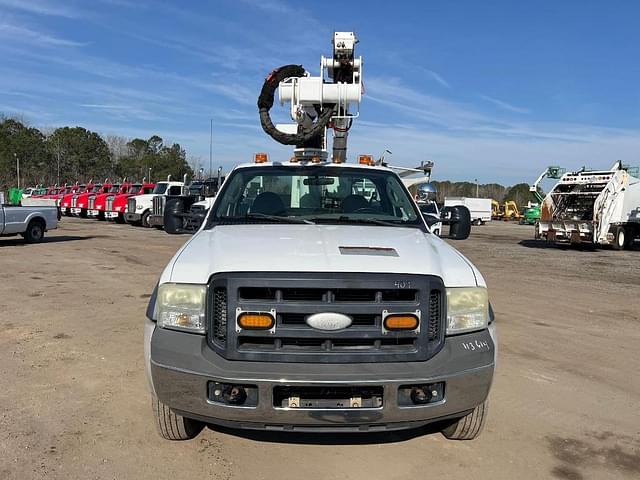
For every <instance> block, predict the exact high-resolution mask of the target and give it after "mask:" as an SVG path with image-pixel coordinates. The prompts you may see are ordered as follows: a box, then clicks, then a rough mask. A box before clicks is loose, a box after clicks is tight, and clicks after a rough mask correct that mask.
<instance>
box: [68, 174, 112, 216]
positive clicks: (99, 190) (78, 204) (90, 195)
mask: <svg viewBox="0 0 640 480" xmlns="http://www.w3.org/2000/svg"><path fill="white" fill-rule="evenodd" d="M111 188H112V184H111V183H103V184H98V185H94V186H93V188H92V189H91V190H90V191H87V192H85V193H82V194H80V195H78V196H77V197H76V198H75V199H74V203H73V206H72V208H71V214H72V215H79V216H80V217H82V218H87V215H88V212H89V208H90V206H89V205H90V204H91V199H95V198H96V197H97V196H98V195H102V194H105V193H108V192H109V190H110V189H111Z"/></svg>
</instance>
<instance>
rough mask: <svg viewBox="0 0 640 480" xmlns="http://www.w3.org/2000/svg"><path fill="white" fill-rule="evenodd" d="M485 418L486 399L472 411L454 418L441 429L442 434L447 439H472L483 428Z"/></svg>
mask: <svg viewBox="0 0 640 480" xmlns="http://www.w3.org/2000/svg"><path fill="white" fill-rule="evenodd" d="M486 419H487V401H486V400H485V402H484V403H482V404H480V405H478V406H477V407H476V408H474V409H473V411H472V412H471V413H469V414H467V415H465V416H464V417H462V418H459V419H457V420H455V421H454V422H453V423H451V424H450V425H449V426H448V427H446V428H445V429H444V430H442V434H443V435H444V436H445V437H447V438H448V439H449V440H473V439H474V438H477V437H478V435H480V433H481V432H482V429H483V428H484V422H485V420H486Z"/></svg>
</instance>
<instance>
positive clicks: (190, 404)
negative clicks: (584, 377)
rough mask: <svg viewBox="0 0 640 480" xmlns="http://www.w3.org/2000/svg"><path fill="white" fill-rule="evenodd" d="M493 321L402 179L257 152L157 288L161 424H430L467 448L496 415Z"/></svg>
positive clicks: (184, 435) (466, 267) (480, 293)
mask: <svg viewBox="0 0 640 480" xmlns="http://www.w3.org/2000/svg"><path fill="white" fill-rule="evenodd" d="M363 185H366V186H367V188H362V186H363ZM130 200H131V199H130ZM467 221H468V215H467ZM467 235H468V234H467ZM493 320H494V317H493V312H492V309H491V307H490V304H489V296H488V292H487V286H486V283H485V280H484V278H483V277H482V275H481V274H480V272H479V271H478V269H477V268H476V267H475V266H474V265H473V264H472V263H471V262H470V261H469V260H468V259H467V258H465V257H464V256H463V255H462V254H461V253H460V252H458V251H457V250H455V249H454V248H453V247H452V246H450V245H449V244H448V243H447V242H445V241H444V240H443V239H441V238H439V237H438V236H436V235H434V234H433V233H432V232H431V231H430V229H429V227H428V226H427V224H426V223H425V220H424V217H423V215H422V214H421V213H420V211H419V209H418V206H417V205H416V203H415V201H414V200H413V198H412V197H411V195H410V193H409V192H408V190H407V188H406V187H405V186H404V185H403V183H402V180H401V179H400V177H399V176H398V175H397V174H396V173H395V172H394V171H393V170H391V169H389V168H386V167H383V166H373V165H359V164H347V163H329V162H326V161H325V162H323V161H320V162H318V161H313V162H312V161H297V162H282V163H271V162H268V161H265V160H264V158H263V157H262V158H260V163H255V164H247V165H241V166H238V167H236V168H235V169H234V170H233V171H232V172H231V173H230V174H229V175H228V177H227V179H226V181H225V183H224V184H223V186H222V188H221V189H220V192H219V193H218V195H217V196H216V197H215V200H214V202H213V205H212V207H211V208H210V209H209V212H208V213H207V216H206V218H205V220H204V222H203V224H202V226H201V227H200V229H199V230H198V231H197V233H195V235H193V237H191V239H190V240H189V241H188V242H187V243H186V244H185V245H184V246H183V247H182V248H181V249H180V250H179V251H178V252H177V253H176V254H175V256H174V257H173V258H172V259H171V260H170V262H169V263H168V265H167V266H166V268H165V269H164V271H163V272H162V274H161V275H160V278H159V280H158V284H157V286H156V288H155V290H154V291H153V294H152V296H151V299H150V302H149V305H148V308H147V313H146V319H145V320H144V325H145V327H144V331H145V334H144V362H145V370H146V374H147V378H148V381H149V388H150V393H151V397H152V401H153V406H154V414H155V417H156V421H157V422H158V426H159V429H160V432H161V434H162V436H163V437H164V438H167V439H172V440H181V439H188V438H193V437H194V436H196V435H197V434H198V432H199V431H200V430H201V429H202V426H203V424H204V423H210V424H214V425H223V426H227V427H233V428H244V429H258V430H279V431H309V432H349V431H352V432H376V431H377V432H379V431H390V430H398V429H408V428H415V427H419V426H422V425H425V424H429V423H433V422H438V425H439V428H441V429H442V431H443V433H444V435H445V436H447V437H448V438H451V439H472V438H475V437H476V436H477V435H478V434H479V433H480V431H481V428H482V425H483V424H484V421H485V418H486V415H487V397H488V394H489V390H490V387H491V384H492V379H493V374H494V367H495V357H496V332H495V323H494V321H493ZM168 424H170V425H172V428H171V429H167V428H166V425H168ZM163 425H164V427H165V428H163Z"/></svg>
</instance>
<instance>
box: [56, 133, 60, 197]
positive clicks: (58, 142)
mask: <svg viewBox="0 0 640 480" xmlns="http://www.w3.org/2000/svg"><path fill="white" fill-rule="evenodd" d="M56 144H57V147H58V148H57V149H56V150H57V153H58V185H60V139H59V138H58V139H57V141H56Z"/></svg>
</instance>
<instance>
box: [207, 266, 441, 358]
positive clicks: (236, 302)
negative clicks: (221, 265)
mask: <svg viewBox="0 0 640 480" xmlns="http://www.w3.org/2000/svg"><path fill="white" fill-rule="evenodd" d="M399 285H400V286H402V287H405V288H398V286H399ZM443 292H444V285H443V284H442V280H441V279H440V278H438V277H431V276H419V275H395V274H355V273H336V274H330V273H325V274H318V273H300V272H296V273H269V274H265V273H264V272H255V273H244V272H243V273H233V274H220V275H216V276H214V277H213V279H212V281H211V283H210V288H209V307H208V308H209V309H208V311H209V314H208V318H209V326H208V332H209V333H208V341H209V345H210V346H211V348H213V349H214V350H216V351H217V352H218V353H219V354H220V355H222V356H224V357H225V358H227V359H230V360H249V361H275V362H316V363H319V362H322V363H344V362H396V361H424V360H427V359H428V358H430V357H431V356H433V355H435V353H437V351H438V350H439V349H440V348H441V346H442V344H443V340H444V329H443V323H444V318H443V312H444V311H445V310H444V302H445V300H446V299H445V296H444V295H443ZM273 311H275V320H276V322H275V328H274V329H273V331H268V330H242V329H239V328H238V327H237V325H236V316H237V313H238V312H273ZM385 311H386V312H388V313H412V314H416V312H417V313H418V314H419V316H420V328H419V330H418V331H402V332H387V331H385V329H384V328H383V315H384V313H385ZM326 312H331V313H339V314H342V315H347V316H348V317H350V318H351V321H352V323H351V325H350V326H349V327H348V328H344V329H342V330H337V331H326V330H318V329H315V328H312V327H311V326H309V325H308V324H307V322H306V320H307V318H308V317H309V316H310V315H313V314H316V313H326Z"/></svg>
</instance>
